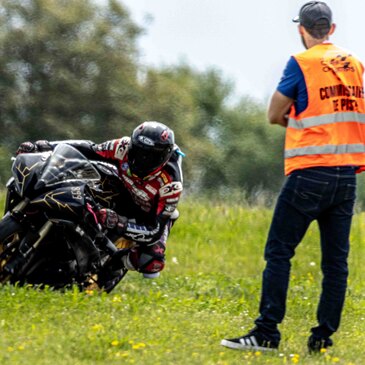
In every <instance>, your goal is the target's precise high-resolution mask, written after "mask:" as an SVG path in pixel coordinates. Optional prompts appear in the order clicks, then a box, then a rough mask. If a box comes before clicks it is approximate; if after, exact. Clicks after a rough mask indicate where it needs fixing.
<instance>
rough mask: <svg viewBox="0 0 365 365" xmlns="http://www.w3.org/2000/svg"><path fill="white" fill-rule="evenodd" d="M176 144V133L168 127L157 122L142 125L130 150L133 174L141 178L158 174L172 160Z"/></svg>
mask: <svg viewBox="0 0 365 365" xmlns="http://www.w3.org/2000/svg"><path fill="white" fill-rule="evenodd" d="M174 143H175V137H174V132H173V131H172V130H171V129H170V128H169V127H167V126H166V125H164V124H162V123H159V122H155V121H148V122H144V123H142V124H140V125H139V126H138V127H136V128H135V130H134V131H133V133H132V136H131V143H130V146H129V150H128V164H129V168H130V171H131V173H132V174H134V175H136V176H138V177H140V178H145V177H147V176H150V175H154V174H156V173H157V172H158V171H159V170H161V168H162V167H163V166H164V165H165V164H166V162H167V161H168V160H169V159H170V157H171V155H172V153H173V148H174Z"/></svg>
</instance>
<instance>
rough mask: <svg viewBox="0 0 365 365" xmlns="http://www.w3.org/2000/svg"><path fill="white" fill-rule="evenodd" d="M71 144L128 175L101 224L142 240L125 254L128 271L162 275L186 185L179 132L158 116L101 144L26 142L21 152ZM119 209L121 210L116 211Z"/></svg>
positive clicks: (123, 176)
mask: <svg viewBox="0 0 365 365" xmlns="http://www.w3.org/2000/svg"><path fill="white" fill-rule="evenodd" d="M59 143H67V144H70V145H72V146H73V147H75V148H76V149H78V150H79V151H80V152H81V153H83V154H84V155H85V156H86V157H87V158H89V159H93V160H101V161H105V162H109V163H113V164H114V165H115V166H116V167H117V169H118V174H119V176H120V178H121V180H122V185H121V189H120V191H119V193H120V194H119V199H117V200H118V201H117V202H115V203H116V204H115V208H114V207H113V210H112V209H109V208H101V209H99V210H98V211H97V212H96V216H97V218H98V221H99V223H100V224H101V226H102V227H103V228H105V229H107V230H108V232H111V233H112V234H114V236H118V237H124V238H126V239H128V240H131V241H133V242H135V243H136V244H137V245H136V246H135V247H133V248H131V249H130V251H129V253H128V254H127V255H124V256H122V260H123V264H124V266H125V267H126V268H127V269H128V270H137V271H139V272H141V273H143V275H144V276H145V277H156V276H158V275H159V273H160V271H161V270H162V269H163V268H164V265H165V249H166V241H167V238H168V235H169V233H170V229H171V227H172V225H173V223H174V222H175V221H176V219H177V218H178V216H179V212H178V210H177V204H178V202H179V199H180V196H181V192H182V190H183V185H182V184H183V175H182V170H181V160H182V157H183V156H184V154H183V153H182V152H181V151H180V149H179V147H178V146H177V145H176V144H175V139H174V132H173V131H172V130H171V129H170V128H168V127H167V126H166V125H164V124H162V123H159V122H156V121H146V122H144V123H142V124H140V125H138V126H137V127H136V128H135V129H134V131H133V133H132V135H131V137H128V136H125V137H122V138H119V139H114V140H109V141H106V142H104V143H101V144H96V143H93V142H91V141H86V140H65V141H55V142H49V141H45V140H40V141H37V142H35V143H32V142H23V143H21V144H20V146H19V148H18V150H17V154H19V153H32V152H44V151H49V150H53V149H54V148H55V147H56V146H57V145H58V144H59ZM114 209H115V210H116V211H117V212H116V211H115V210H114Z"/></svg>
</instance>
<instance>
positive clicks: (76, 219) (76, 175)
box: [0, 143, 129, 293]
mask: <svg viewBox="0 0 365 365" xmlns="http://www.w3.org/2000/svg"><path fill="white" fill-rule="evenodd" d="M118 184H121V181H120V178H119V176H118V173H117V169H116V167H115V166H114V165H112V164H109V163H105V162H101V161H93V160H89V159H87V158H86V157H85V156H84V155H83V154H82V153H81V152H79V151H78V150H77V149H75V148H74V147H72V146H71V145H68V144H64V143H61V144H59V145H57V146H56V148H55V149H54V150H53V151H49V152H39V153H24V154H19V155H18V156H17V157H16V158H15V159H14V161H13V165H12V177H11V178H10V179H9V181H8V183H7V185H6V188H7V196H6V201H5V213H4V216H3V218H2V219H1V220H0V283H10V284H17V285H25V284H31V285H38V286H40V287H43V286H50V287H53V288H55V289H60V288H65V287H69V286H72V285H77V286H78V287H79V288H80V290H85V289H101V290H104V291H106V292H108V293H109V292H110V291H111V290H113V289H114V288H115V286H116V285H117V284H118V283H119V282H120V280H122V278H123V277H124V276H125V274H126V273H127V269H126V268H125V267H124V266H123V265H122V259H121V258H122V256H123V255H125V254H126V253H127V252H128V248H126V247H125V246H128V245H129V243H128V242H123V241H122V243H121V244H120V245H119V248H118V247H117V246H116V244H114V243H113V242H112V240H111V239H110V238H109V237H108V234H107V232H106V231H104V230H103V229H102V227H101V225H100V224H99V223H98V219H97V216H96V213H95V212H96V211H97V210H98V209H99V208H100V207H111V206H112V204H113V203H112V202H113V199H114V198H115V197H116V196H117V195H118Z"/></svg>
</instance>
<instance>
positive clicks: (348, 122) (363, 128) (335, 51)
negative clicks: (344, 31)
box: [285, 43, 365, 175]
mask: <svg viewBox="0 0 365 365" xmlns="http://www.w3.org/2000/svg"><path fill="white" fill-rule="evenodd" d="M294 58H295V59H296V61H297V62H298V65H299V67H300V68H301V70H302V72H303V75H304V80H305V83H306V87H307V93H308V106H307V108H306V109H305V110H304V111H303V112H301V113H300V114H299V115H296V113H295V110H294V107H292V109H291V111H290V115H289V120H288V127H287V128H286V138H285V174H286V175H288V174H290V172H292V171H293V170H296V169H303V168H308V167H315V166H343V165H357V166H365V99H364V87H363V77H362V75H363V71H364V67H363V65H362V64H361V62H360V61H358V60H357V59H356V58H355V57H354V56H352V55H351V54H349V53H348V51H345V50H342V49H340V48H338V47H336V46H334V45H333V44H331V43H322V44H319V45H316V46H314V47H311V48H309V49H308V50H306V51H304V52H302V53H299V54H297V55H295V56H294Z"/></svg>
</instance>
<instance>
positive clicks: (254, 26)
mask: <svg viewBox="0 0 365 365" xmlns="http://www.w3.org/2000/svg"><path fill="white" fill-rule="evenodd" d="M121 2H122V3H123V4H124V5H125V6H126V7H127V8H128V9H129V11H130V14H131V16H132V19H133V20H134V21H135V22H136V23H137V24H139V25H141V26H143V27H144V28H145V29H146V33H145V35H143V36H142V37H141V38H140V40H139V48H140V51H141V59H140V61H141V63H143V64H150V65H155V66H158V65H171V64H172V65H174V64H177V63H178V62H180V61H181V60H183V61H186V62H187V63H188V64H189V65H191V66H193V67H196V68H197V69H198V70H201V71H203V70H205V69H206V68H207V67H216V68H218V69H220V70H221V71H222V72H223V75H224V78H225V79H229V80H232V81H234V83H235V90H236V94H237V95H238V96H242V95H246V94H247V95H250V96H252V97H255V98H257V99H259V100H266V99H267V98H268V97H269V96H270V95H271V94H272V92H273V91H274V89H275V88H276V85H277V83H278V81H279V79H280V77H281V74H282V70H283V68H284V66H285V64H286V62H287V60H288V59H289V57H290V55H292V54H294V53H296V52H300V51H302V50H303V49H304V48H303V46H302V44H301V41H300V38H299V35H298V31H297V25H296V24H295V23H293V22H292V21H291V20H292V18H293V17H294V16H295V15H297V14H298V12H299V9H300V7H301V6H302V5H303V4H304V3H306V1H300V0H275V1H274V0H254V1H249V0H121ZM327 3H328V4H329V5H330V7H331V8H332V11H333V18H334V22H335V23H336V24H337V29H336V32H335V34H334V35H333V36H332V37H331V40H332V41H333V42H334V43H336V44H338V45H339V46H343V47H345V48H348V49H350V50H351V51H353V52H354V53H355V54H357V55H358V56H359V57H360V58H361V59H362V60H363V61H364V62H365V34H364V23H365V22H364V20H365V0H330V1H327Z"/></svg>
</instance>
